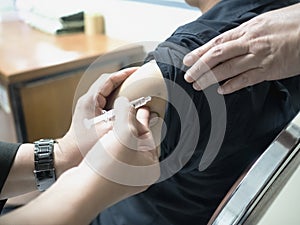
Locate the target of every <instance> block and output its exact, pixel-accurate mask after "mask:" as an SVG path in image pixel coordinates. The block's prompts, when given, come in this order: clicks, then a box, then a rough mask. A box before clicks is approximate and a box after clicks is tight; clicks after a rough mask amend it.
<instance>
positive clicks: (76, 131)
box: [0, 68, 137, 199]
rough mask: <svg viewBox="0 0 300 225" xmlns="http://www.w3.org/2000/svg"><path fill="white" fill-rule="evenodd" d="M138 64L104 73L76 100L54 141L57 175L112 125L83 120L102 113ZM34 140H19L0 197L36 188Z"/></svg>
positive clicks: (89, 147)
mask: <svg viewBox="0 0 300 225" xmlns="http://www.w3.org/2000/svg"><path fill="white" fill-rule="evenodd" d="M136 69H137V68H129V69H124V70H120V71H118V72H116V73H114V74H112V75H110V74H104V75H101V76H100V78H99V79H98V80H97V81H95V82H94V84H93V85H92V86H91V87H90V88H89V90H88V92H87V93H86V94H84V95H83V96H82V97H81V98H80V99H79V100H78V101H77V104H76V108H75V112H74V115H73V118H72V124H71V127H70V129H69V131H68V132H67V133H66V135H65V136H64V137H63V138H61V139H59V140H58V143H59V144H54V151H53V152H54V164H55V172H56V176H57V177H59V176H60V175H61V174H62V173H63V172H64V171H66V170H68V169H69V168H72V167H74V166H77V165H78V164H79V163H80V162H81V160H82V158H83V156H84V155H85V154H86V153H87V152H88V151H89V150H90V149H91V147H92V146H93V145H94V144H95V143H96V142H97V141H98V140H99V138H100V137H102V135H103V134H105V133H106V132H107V131H108V130H109V129H111V126H110V125H109V124H100V125H97V126H96V127H95V128H96V129H87V128H86V127H85V126H84V124H83V123H82V121H83V120H84V119H85V118H92V117H95V116H97V115H99V114H100V113H101V110H102V108H103V107H104V106H105V104H106V97H107V96H109V95H110V94H111V92H112V91H113V90H114V89H115V88H117V87H118V85H119V84H120V83H122V82H123V81H124V80H125V79H126V78H128V77H129V76H130V75H131V74H132V73H133V72H134V71H135V70H136ZM33 153H34V144H29V143H28V144H22V145H21V146H20V148H19V150H18V152H17V154H16V157H15V160H14V162H13V165H12V168H11V170H10V172H9V174H8V177H7V179H6V181H5V184H4V186H3V188H2V190H1V194H0V199H6V198H10V197H14V196H18V195H21V194H24V193H28V192H32V191H35V190H37V188H36V184H35V177H34V173H33V171H34V154H33Z"/></svg>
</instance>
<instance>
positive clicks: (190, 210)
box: [92, 0, 300, 225]
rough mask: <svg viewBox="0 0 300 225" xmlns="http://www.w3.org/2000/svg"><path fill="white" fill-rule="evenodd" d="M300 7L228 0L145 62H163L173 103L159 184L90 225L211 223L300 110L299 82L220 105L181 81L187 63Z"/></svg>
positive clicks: (255, 89) (281, 0)
mask: <svg viewBox="0 0 300 225" xmlns="http://www.w3.org/2000/svg"><path fill="white" fill-rule="evenodd" d="M297 2H298V1H287V0H265V1H263V0H260V1H259V0H223V1H221V2H220V3H218V4H217V5H216V6H215V7H213V8H212V9H211V10H209V11H208V12H207V13H205V14H203V15H202V16H201V17H200V18H198V19H197V20H196V21H194V22H192V23H189V24H186V25H184V26H182V27H179V28H178V29H177V30H176V31H175V32H174V33H173V34H172V36H171V37H169V38H168V39H167V40H166V41H165V42H163V43H161V44H160V45H159V46H158V47H157V49H156V50H155V51H154V52H152V53H151V54H150V55H149V56H148V58H147V60H151V59H155V60H156V61H157V62H158V65H159V67H160V69H161V72H162V73H163V76H164V78H165V79H166V84H167V87H168V94H169V101H170V103H169V104H168V107H167V111H166V115H165V121H166V125H167V132H166V136H165V138H164V140H163V142H162V143H161V151H162V155H161V161H162V162H164V163H162V179H161V180H160V181H161V182H158V183H157V184H155V185H152V186H151V187H150V188H149V189H148V190H147V191H145V192H143V193H141V194H138V195H136V196H133V197H130V198H128V199H126V200H124V201H121V202H119V203H118V204H116V205H114V206H112V207H110V208H108V209H107V210H105V211H104V212H102V213H101V214H100V215H99V216H98V217H97V218H96V219H95V220H94V221H93V223H92V224H102V225H113V224H118V225H150V224H155V225H171V224H174V225H185V224H191V225H192V224H195V225H199V224H206V223H207V222H208V220H209V218H210V217H211V215H212V213H213V212H214V210H215V209H216V207H217V206H218V204H219V203H220V201H221V200H222V198H223V197H224V196H225V194H226V193H227V191H228V190H229V188H230V187H231V186H232V185H233V183H234V182H235V180H236V179H237V178H238V176H239V175H240V174H241V173H242V172H243V171H244V170H245V169H246V168H247V167H248V166H249V165H250V163H251V162H253V161H254V160H255V159H256V158H257V157H258V156H259V155H260V154H261V153H262V152H263V151H264V150H265V149H266V148H267V146H268V145H269V144H270V143H271V141H272V140H273V139H274V138H275V137H276V135H277V134H278V133H279V132H280V131H281V130H282V129H283V127H284V126H285V125H286V124H287V123H288V122H289V121H290V120H291V119H292V118H293V117H294V116H295V115H296V113H297V111H298V110H299V109H300V103H299V101H296V99H299V94H300V91H299V90H300V76H297V77H293V78H289V79H285V80H281V81H272V82H263V83H260V84H258V85H255V86H252V87H248V88H244V89H242V90H240V91H238V92H235V93H233V94H230V95H226V96H225V97H224V99H222V98H221V97H220V96H219V95H218V94H216V93H217V92H216V89H217V85H213V86H211V87H210V88H208V89H206V90H205V91H204V92H203V91H201V92H196V91H194V90H193V88H192V86H191V84H188V83H187V82H185V80H184V78H183V75H184V72H185V71H186V68H185V67H184V66H183V65H182V59H183V57H184V55H185V54H186V53H188V52H189V51H191V50H193V49H195V48H197V47H199V46H201V45H203V44H204V43H206V42H207V41H209V40H210V39H212V38H213V37H215V36H217V35H219V34H220V33H223V32H224V31H226V30H229V29H231V28H234V27H236V26H238V25H240V24H241V23H243V22H245V21H247V20H249V19H251V18H253V17H255V16H256V15H259V14H261V13H263V12H267V11H270V10H273V9H277V8H280V7H284V6H287V5H291V4H293V3H297ZM218 96H219V97H218ZM195 109H196V114H195ZM224 109H225V110H224ZM224 121H225V123H226V124H225V125H224ZM197 128H199V129H197ZM174 153H175V154H174ZM215 154H216V156H215ZM203 160H204V161H203ZM200 162H201V163H200ZM199 165H200V170H199Z"/></svg>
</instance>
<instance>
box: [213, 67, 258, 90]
mask: <svg viewBox="0 0 300 225" xmlns="http://www.w3.org/2000/svg"><path fill="white" fill-rule="evenodd" d="M262 77H263V76H262V74H261V72H260V71H259V69H253V70H249V71H247V72H245V73H243V74H240V75H238V76H236V77H234V78H232V79H230V80H228V81H226V82H225V83H224V84H223V85H222V86H220V87H219V88H218V93H219V94H223V95H225V94H230V93H233V92H235V91H238V90H240V89H242V88H245V87H248V86H251V85H254V84H257V83H260V82H262V81H263V79H262Z"/></svg>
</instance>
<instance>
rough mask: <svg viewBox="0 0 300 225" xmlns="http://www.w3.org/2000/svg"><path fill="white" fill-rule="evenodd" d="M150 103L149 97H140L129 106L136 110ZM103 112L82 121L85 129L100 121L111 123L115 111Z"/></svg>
mask: <svg viewBox="0 0 300 225" xmlns="http://www.w3.org/2000/svg"><path fill="white" fill-rule="evenodd" d="M149 101H151V97H150V96H147V97H141V98H138V99H135V100H133V101H131V102H130V104H131V105H132V106H133V107H134V108H136V109H138V108H140V107H141V106H144V105H146V103H147V102H149ZM102 111H104V113H103V114H101V115H100V116H97V117H95V118H92V119H84V121H83V122H84V125H85V127H86V128H88V129H89V128H91V127H92V126H93V125H95V124H97V123H99V122H101V121H106V122H107V121H111V120H113V119H114V117H115V110H114V109H111V110H109V111H105V110H102Z"/></svg>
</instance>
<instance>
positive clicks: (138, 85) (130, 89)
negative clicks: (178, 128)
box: [107, 60, 168, 145]
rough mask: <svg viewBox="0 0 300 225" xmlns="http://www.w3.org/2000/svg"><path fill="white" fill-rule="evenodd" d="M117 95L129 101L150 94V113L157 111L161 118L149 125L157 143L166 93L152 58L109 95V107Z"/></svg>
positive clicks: (163, 82)
mask: <svg viewBox="0 0 300 225" xmlns="http://www.w3.org/2000/svg"><path fill="white" fill-rule="evenodd" d="M119 96H124V97H126V98H128V99H129V100H130V101H132V100H134V99H137V98H140V97H146V96H151V98H152V100H151V101H150V102H149V103H147V106H148V107H149V108H150V111H151V112H152V113H157V114H158V117H159V118H161V119H160V120H159V122H157V123H156V124H155V125H154V126H151V127H150V129H151V131H152V133H153V135H154V139H155V141H156V143H157V145H158V144H159V143H160V138H161V129H162V125H163V123H162V119H163V118H164V115H165V109H166V102H167V99H168V93H167V87H166V84H165V81H164V78H163V76H162V73H161V71H160V68H159V67H158V65H157V63H156V62H155V61H154V60H153V61H150V62H148V63H146V64H144V65H143V66H141V67H140V68H139V69H138V70H136V71H135V72H134V73H133V74H132V75H131V76H130V77H128V78H127V79H126V80H125V81H124V82H123V83H122V84H121V85H120V88H118V89H116V91H115V92H114V93H113V94H112V95H111V96H110V98H109V102H108V104H107V105H108V106H110V107H111V106H112V105H113V103H114V100H115V99H116V98H117V97H119Z"/></svg>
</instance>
